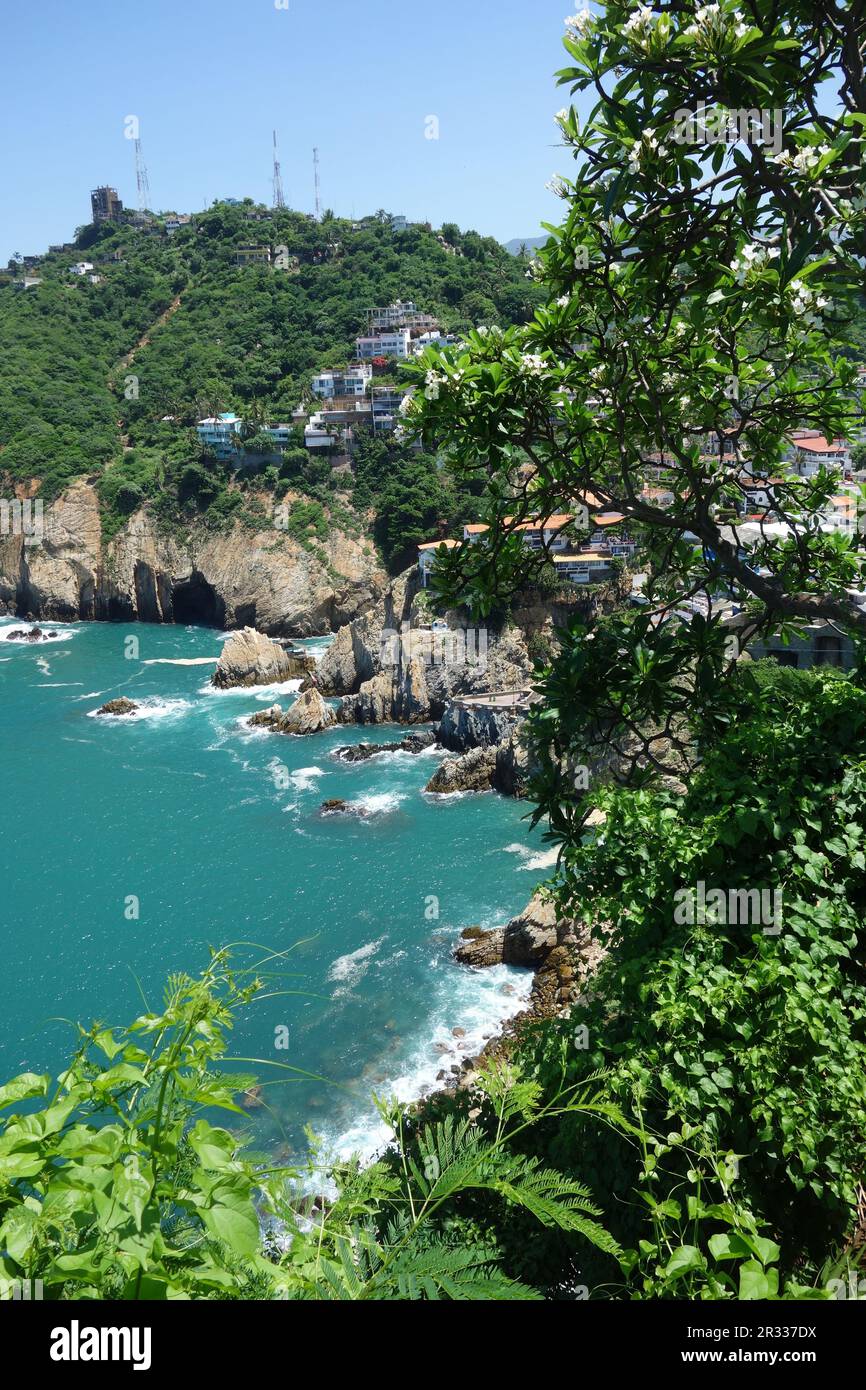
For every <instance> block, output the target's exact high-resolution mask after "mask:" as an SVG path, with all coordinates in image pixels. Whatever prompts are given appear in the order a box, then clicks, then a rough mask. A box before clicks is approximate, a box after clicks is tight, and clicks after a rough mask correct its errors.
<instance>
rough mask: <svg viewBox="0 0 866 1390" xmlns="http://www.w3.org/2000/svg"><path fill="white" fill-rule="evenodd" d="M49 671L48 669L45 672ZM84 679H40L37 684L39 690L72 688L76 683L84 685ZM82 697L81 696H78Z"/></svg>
mask: <svg viewBox="0 0 866 1390" xmlns="http://www.w3.org/2000/svg"><path fill="white" fill-rule="evenodd" d="M45 674H46V675H48V674H49V673H48V672H47V671H46V673H45ZM83 684H84V681H40V682H39V684H38V685H37V686H36V689H37V690H71V689H72V688H73V687H74V686H76V685H83ZM78 698H80V697H78Z"/></svg>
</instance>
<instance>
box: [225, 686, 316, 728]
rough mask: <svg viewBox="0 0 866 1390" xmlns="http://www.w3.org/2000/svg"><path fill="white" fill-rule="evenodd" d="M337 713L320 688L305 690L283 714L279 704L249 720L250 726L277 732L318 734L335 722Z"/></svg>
mask: <svg viewBox="0 0 866 1390" xmlns="http://www.w3.org/2000/svg"><path fill="white" fill-rule="evenodd" d="M335 720H336V715H335V714H334V711H333V710H332V709H331V706H330V705H328V704H326V703H325V701H324V699H323V698H322V696H321V695H320V693H319V691H318V690H304V691H302V692H301V693H300V694H299V695H298V698H297V700H296V701H295V703H294V704H293V705H292V706H291V708H290V709H289V712H288V714H283V712H282V709H281V707H280V706H279V705H272V706H271V708H270V709H267V710H262V711H261V712H260V713H259V714H254V715H252V716H251V718H250V719H248V720H247V723H248V724H249V726H250V728H263V729H270V730H271V732H272V733H275V734H317V733H320V732H321V730H322V729H328V728H330V726H331V725H332V724H333V723H334V722H335Z"/></svg>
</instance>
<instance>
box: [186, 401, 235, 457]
mask: <svg viewBox="0 0 866 1390" xmlns="http://www.w3.org/2000/svg"><path fill="white" fill-rule="evenodd" d="M242 424H243V421H242V420H241V417H240V416H239V415H233V414H232V413H231V411H224V412H223V413H222V414H221V415H209V416H208V417H207V418H206V419H204V420H199V422H198V424H197V425H196V427H195V430H196V434H197V435H198V437H199V439H200V440H201V442H202V444H203V446H204V448H205V449H206V450H207V451H208V453H210V454H215V455H216V457H217V458H218V459H227V458H232V457H233V456H234V455H235V454H236V453H237V448H238V444H239V442H240V441H239V439H238V436H239V434H240V432H241V425H242Z"/></svg>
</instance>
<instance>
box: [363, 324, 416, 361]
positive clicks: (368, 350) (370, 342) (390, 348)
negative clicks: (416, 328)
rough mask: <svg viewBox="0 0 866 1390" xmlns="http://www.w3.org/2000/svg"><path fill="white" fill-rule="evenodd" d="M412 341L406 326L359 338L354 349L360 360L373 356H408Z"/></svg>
mask: <svg viewBox="0 0 866 1390" xmlns="http://www.w3.org/2000/svg"><path fill="white" fill-rule="evenodd" d="M411 341H412V338H411V334H410V332H409V329H408V328H402V329H397V330H395V331H394V332H393V333H378V334H375V335H374V336H372V337H369V338H359V339H358V340H357V342H356V344H355V351H356V352H357V354H358V356H359V357H360V358H361V360H362V361H366V362H369V361H370V359H371V358H373V357H404V358H405V357H408V356H409V345H410V343H411Z"/></svg>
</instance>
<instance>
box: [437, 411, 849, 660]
mask: <svg viewBox="0 0 866 1390" xmlns="http://www.w3.org/2000/svg"><path fill="white" fill-rule="evenodd" d="M852 447H853V446H852V445H851V443H850V442H849V441H846V440H844V439H827V438H825V437H824V436H823V435H822V434H821V433H820V432H819V431H818V430H810V429H797V430H793V431H792V433H791V436H790V439H789V443H788V448H787V450H786V454H785V463H786V469H787V473H788V476H787V477H786V478H785V479H782V478H760V477H756V476H754V475H753V474H752V473H750V472H748V471H746V470H744V471H743V473H742V475H741V476H740V477H739V479H738V480H737V483H736V488H735V493H736V495H735V496H732V497H731V498H730V502H731V505H730V507H729V508H728V512H729V513H730V515H728V512H722V513H720V516H719V518H718V519H719V520H720V521H721V520H724V521H725V523H726V524H724V525H723V526H722V527H721V532H722V535H723V536H724V537H725V538H726V539H727V540H729V541H730V542H731V543H732V544H735V545H736V546H737V547H738V548H739V551H740V554H741V557H743V558H746V557H747V556H748V553H749V550H750V549H751V548H752V547H753V546H754V545H755V544H756V543H757V542H758V541H759V540H760V539H761V538H771V537H773V536H777V537H779V538H784V536H786V535H788V534H790V532H791V530H792V527H791V523H790V522H789V521H788V520H786V519H785V517H784V516H783V515H782V514H781V513H782V510H784V511H785V512H787V513H790V502H789V501H788V500H786V497H787V496H789V493H788V494H787V495H786V493H785V492H784V489H785V487H786V486H787V487H788V488H790V482H791V478H792V476H793V478H795V479H796V478H802V479H809V478H814V477H815V476H817V474H818V472H819V471H820V470H821V469H822V468H825V469H828V470H829V471H830V472H835V473H836V474H837V475H838V479H839V481H838V484H837V487H838V491H837V492H835V493H834V494H833V496H831V497H830V498H829V499H828V500H827V502H826V503H825V505H824V506H823V507H822V508H821V511H820V515H818V516H816V517H814V518H812V520H813V521H814V522H815V523H816V524H817V525H818V526H819V527H820V528H821V529H822V530H825V531H831V532H832V531H841V532H846V533H849V534H850V533H853V532H855V531H863V530H864V529H866V526H864V523H866V518H864V507H863V503H862V501H861V498H860V484H863V483H866V469H859V470H858V469H855V468H854V465H853V456H852ZM728 452H730V453H733V447H731V448H730V449H729V450H728ZM667 471H668V470H667V468H666V465H665V460H664V459H661V458H659V459H658V460H657V461H656V463H655V465H651V466H650V467H649V468H648V469H647V475H646V480H645V483H644V486H643V490H642V494H641V496H642V500H643V501H645V502H647V503H649V504H650V505H652V506H655V507H661V508H667V507H671V506H673V505H674V501H675V496H674V493H673V491H672V489H671V488H670V486H666V484H665V479H666V477H667ZM489 529H490V528H489V527H488V526H486V525H480V524H479V525H466V526H464V527H463V534H462V536H461V537H460V538H453V537H440V538H439V539H438V540H431V541H426V542H424V543H423V544H422V545H419V547H418V567H419V570H420V573H421V582H422V585H423V587H425V588H426V587H427V586H428V584H429V582H430V576H431V573H432V571H433V567H434V565H435V562H436V557H437V554H438V553H439V552H441V551H442V550H443V549H445V550H452V549H454V548H455V547H459V546H463V545H471V544H472V543H473V542H476V541H478V540H479V539H480V538H481V537H484V536H487V535H488V534H489ZM503 533H504V534H509V535H511V534H514V535H519V536H520V537H521V538H522V540H523V542H524V544H525V545H526V546H527V547H528V548H529V549H530V550H534V551H542V550H543V551H544V552H545V553H546V555H547V557H548V559H549V560H550V562H551V563H552V564H553V566H554V568H555V570H556V572H557V574H558V575H559V576H560V577H561V578H562V579H563V580H565V581H568V582H570V583H573V584H578V585H581V584H594V583H601V582H604V581H605V580H608V579H610V578H611V577H612V575H613V574H614V572H615V571H616V569H617V568H618V566H617V563H616V562H617V561H618V560H622V561H626V562H630V561H632V560H633V559H634V556H635V553H636V551H637V548H638V543H637V541H636V540H635V538H634V536H633V535H631V534H630V533H629V529H628V524H627V519H626V518H625V517H624V516H623V514H622V513H620V512H615V511H610V510H605V509H604V507H603V506H602V503H601V502H600V501H599V499H598V498H595V497H593V496H591V495H587V496H586V497H585V498H584V499H583V502H582V503H581V504H580V505H579V506H576V507H575V510H574V511H573V512H572V513H567V514H561V515H557V516H549V517H537V518H532V519H530V520H524V521H516V520H515V518H513V517H508V516H507V517H504V518H503ZM686 538H687V539H688V537H686ZM691 539H692V540H693V541H694V542H695V544H698V543H699V542H698V538H697V537H691ZM635 595H636V600H637V601H638V602H640V601H641V596H640V585H639V583H638V584H637V586H636V590H635ZM813 627H814V631H813V630H812V628H810V629H809V632H808V633H807V634H806V636H805V637H804V638H803V639H802V640H800V641H793V642H792V643H791V644H790V646H788V647H785V648H781V647H778V645H777V646H776V647H770V648H764V647H763V646H761V644H756V645H755V648H754V650H753V649H752V648H750V651H752V654H753V655H754V656H763V655H770V656H773V657H775V658H776V659H777V660H779V661H780V662H783V663H784V664H789V665H811V664H818V663H820V662H828V663H832V664H836V665H843V664H848V662H849V659H850V658H851V650H850V643H847V645H846V639H843V638H841V637H840V635H839V634H838V633H837V632H836V631H835V630H832V631H831V630H830V628H829V626H828V625H827V624H821V623H819V624H814V625H813ZM825 629H826V630H825Z"/></svg>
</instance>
